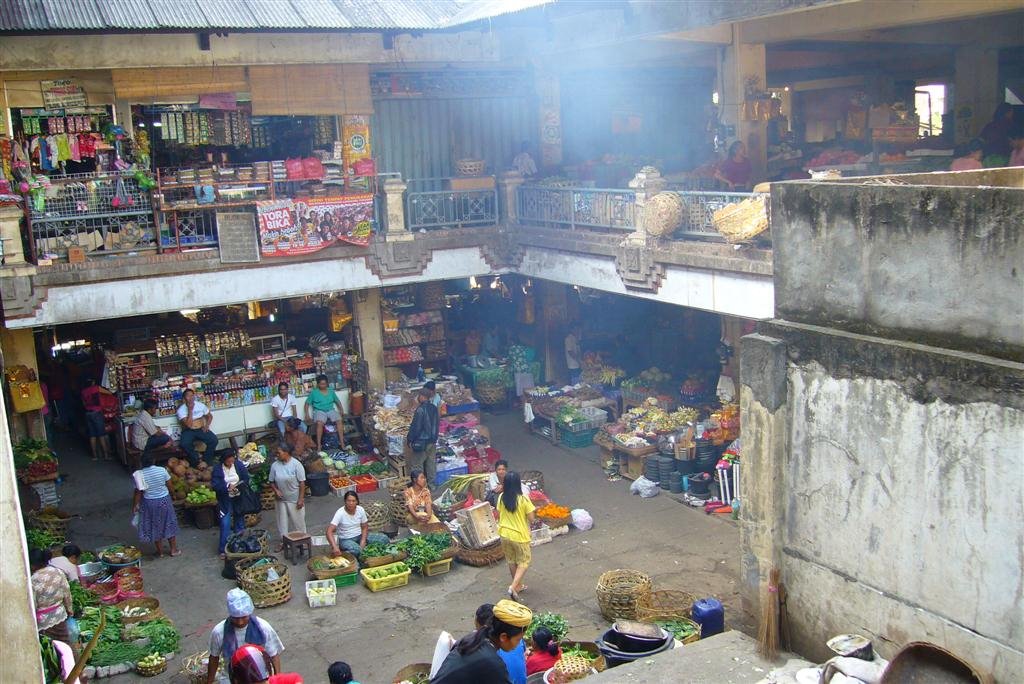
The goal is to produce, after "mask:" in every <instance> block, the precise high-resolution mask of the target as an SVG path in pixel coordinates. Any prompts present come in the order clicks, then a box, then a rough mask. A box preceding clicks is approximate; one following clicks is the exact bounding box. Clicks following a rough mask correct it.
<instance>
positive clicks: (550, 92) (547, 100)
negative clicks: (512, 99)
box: [535, 72, 562, 168]
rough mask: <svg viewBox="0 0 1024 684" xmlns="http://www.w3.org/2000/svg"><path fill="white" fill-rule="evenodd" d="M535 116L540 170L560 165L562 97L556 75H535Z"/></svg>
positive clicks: (548, 73)
mask: <svg viewBox="0 0 1024 684" xmlns="http://www.w3.org/2000/svg"><path fill="white" fill-rule="evenodd" d="M535 82H536V84H537V110H538V111H537V114H538V118H539V124H540V159H539V160H538V162H539V165H540V167H541V168H547V167H551V166H559V165H561V163H562V95H561V81H560V80H559V77H558V75H557V74H553V73H550V72H546V73H545V72H542V73H539V74H538V75H537V80H536V81H535Z"/></svg>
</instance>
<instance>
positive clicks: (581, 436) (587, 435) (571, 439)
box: [556, 428, 597, 449]
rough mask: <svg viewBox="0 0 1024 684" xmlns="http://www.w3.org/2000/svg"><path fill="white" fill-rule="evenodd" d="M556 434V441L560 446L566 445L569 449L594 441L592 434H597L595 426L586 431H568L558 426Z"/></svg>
mask: <svg viewBox="0 0 1024 684" xmlns="http://www.w3.org/2000/svg"><path fill="white" fill-rule="evenodd" d="M556 434H557V436H558V442H559V444H561V445H562V446H567V447H569V448H570V449H582V448H583V447H588V446H590V445H591V444H593V443H594V435H596V434H597V428H594V429H592V430H587V431H586V432H568V431H566V430H563V429H562V428H558V430H557V431H556Z"/></svg>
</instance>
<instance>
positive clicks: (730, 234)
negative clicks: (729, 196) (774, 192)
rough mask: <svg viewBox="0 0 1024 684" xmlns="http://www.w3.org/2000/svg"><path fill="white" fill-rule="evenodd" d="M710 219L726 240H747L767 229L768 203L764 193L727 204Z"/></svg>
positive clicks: (733, 241) (736, 241)
mask: <svg viewBox="0 0 1024 684" xmlns="http://www.w3.org/2000/svg"><path fill="white" fill-rule="evenodd" d="M711 221H712V223H713V224H714V226H715V230H717V231H718V232H719V233H721V234H722V235H723V236H724V237H725V241H726V242H731V243H738V242H747V241H749V240H751V239H753V238H755V237H757V236H758V235H760V234H761V233H763V232H764V231H766V230H768V203H767V201H766V196H765V195H758V196H756V197H751V198H749V199H745V200H743V201H742V202H737V203H736V204H727V205H726V206H724V207H722V208H721V209H719V210H718V211H716V212H715V213H714V214H713V215H712V217H711Z"/></svg>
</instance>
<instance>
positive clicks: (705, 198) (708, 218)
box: [673, 191, 754, 240]
mask: <svg viewBox="0 0 1024 684" xmlns="http://www.w3.org/2000/svg"><path fill="white" fill-rule="evenodd" d="M676 194H677V195H679V197H680V198H682V200H683V222H682V225H680V226H679V228H677V229H676V231H675V233H674V234H673V235H674V237H676V238H683V239H686V238H703V239H714V240H721V239H723V238H722V235H721V233H719V232H718V231H717V230H715V225H714V223H713V221H712V218H713V217H714V215H715V212H716V211H718V210H719V209H721V208H722V207H724V206H726V205H728V204H735V203H736V202H742V201H743V200H745V199H747V198H749V197H753V196H754V193H752V192H693V191H682V192H677V193H676Z"/></svg>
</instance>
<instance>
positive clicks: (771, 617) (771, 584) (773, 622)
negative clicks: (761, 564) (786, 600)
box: [757, 568, 780, 660]
mask: <svg viewBox="0 0 1024 684" xmlns="http://www.w3.org/2000/svg"><path fill="white" fill-rule="evenodd" d="M779 579H780V573H779V569H778V568H772V569H771V572H770V573H769V574H768V586H767V587H765V593H764V597H763V599H762V600H761V625H760V627H759V628H758V630H757V652H758V653H759V654H760V655H761V657H762V658H764V659H765V660H775V658H776V656H778V655H779Z"/></svg>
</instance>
